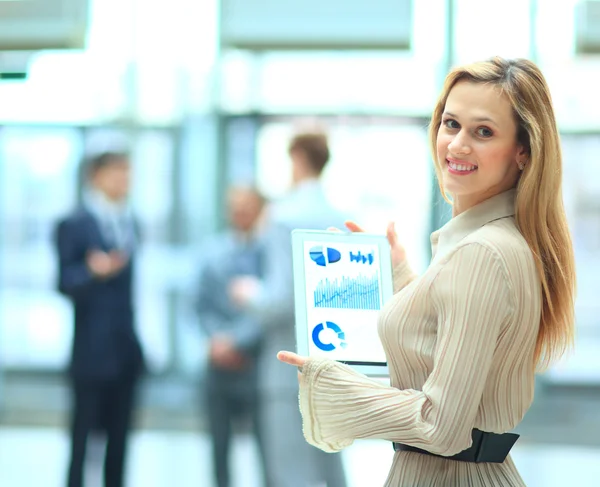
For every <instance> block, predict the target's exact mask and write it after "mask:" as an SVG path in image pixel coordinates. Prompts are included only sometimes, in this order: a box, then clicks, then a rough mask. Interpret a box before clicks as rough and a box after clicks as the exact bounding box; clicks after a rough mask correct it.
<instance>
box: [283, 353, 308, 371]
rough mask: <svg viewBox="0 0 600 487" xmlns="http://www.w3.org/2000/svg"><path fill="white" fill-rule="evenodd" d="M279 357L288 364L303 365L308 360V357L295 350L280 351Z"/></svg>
mask: <svg viewBox="0 0 600 487" xmlns="http://www.w3.org/2000/svg"><path fill="white" fill-rule="evenodd" d="M277 358H278V359H279V360H280V361H281V362H284V363H286V364H290V365H295V366H296V367H302V366H303V365H304V363H305V362H306V357H302V356H300V355H297V354H295V353H293V352H279V353H278V354H277Z"/></svg>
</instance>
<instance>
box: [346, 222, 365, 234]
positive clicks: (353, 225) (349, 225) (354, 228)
mask: <svg viewBox="0 0 600 487" xmlns="http://www.w3.org/2000/svg"><path fill="white" fill-rule="evenodd" d="M345 224H346V228H347V229H348V230H350V231H351V232H358V233H363V232H364V229H363V228H362V227H361V226H359V225H357V224H356V223H354V222H352V221H347V222H345Z"/></svg>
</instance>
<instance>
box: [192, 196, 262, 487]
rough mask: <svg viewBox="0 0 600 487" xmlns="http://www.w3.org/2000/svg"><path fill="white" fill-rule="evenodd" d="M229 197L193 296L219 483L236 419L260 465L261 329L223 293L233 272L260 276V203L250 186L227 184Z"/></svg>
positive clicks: (227, 482)
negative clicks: (202, 337)
mask: <svg viewBox="0 0 600 487" xmlns="http://www.w3.org/2000/svg"><path fill="white" fill-rule="evenodd" d="M228 196H229V197H228V211H229V216H230V223H231V227H232V228H231V230H230V231H228V232H225V233H223V234H220V235H217V236H216V237H215V238H214V239H213V241H212V242H210V243H209V244H208V245H207V246H206V247H205V249H204V252H203V253H202V257H203V259H202V260H203V262H202V267H201V273H200V281H199V288H198V291H197V300H196V307H197V312H198V317H199V321H200V325H201V327H202V329H203V330H204V332H205V333H206V335H207V337H208V340H209V363H208V367H207V372H206V379H205V384H206V387H205V390H204V397H205V400H206V411H207V416H208V427H209V431H210V435H211V440H212V450H213V470H214V474H215V481H216V485H217V486H218V487H232V485H233V484H232V481H231V475H230V468H229V459H228V457H229V450H230V444H231V439H232V431H233V426H234V425H235V422H236V420H237V421H239V420H246V421H248V423H249V424H250V425H251V426H252V429H253V432H254V435H255V439H256V440H257V445H258V448H259V454H260V455H261V460H262V461H263V469H264V450H263V448H262V447H263V444H262V439H261V436H260V429H259V427H258V404H257V403H258V389H257V371H256V359H257V357H258V353H259V350H260V346H261V342H262V333H261V328H260V327H259V325H258V323H257V322H256V320H255V319H254V318H253V317H251V316H249V313H248V312H246V311H245V310H240V309H239V308H238V307H237V306H235V305H234V303H232V302H231V300H230V299H229V296H228V292H227V290H228V288H229V286H230V280H231V278H232V277H233V276H237V275H239V274H243V275H249V276H255V277H260V275H261V272H262V257H263V256H262V246H261V244H260V242H259V241H258V239H257V238H256V235H255V230H256V225H257V221H258V219H259V216H260V214H261V211H262V208H263V204H264V201H263V198H262V196H261V195H260V194H258V193H257V192H256V191H255V190H254V189H252V188H249V187H236V188H232V189H231V190H230V191H229V195H228ZM267 484H268V482H267Z"/></svg>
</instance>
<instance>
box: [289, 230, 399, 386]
mask: <svg viewBox="0 0 600 487" xmlns="http://www.w3.org/2000/svg"><path fill="white" fill-rule="evenodd" d="M292 251H293V262H294V298H295V313H296V345H297V347H296V348H297V353H298V354H299V355H305V356H311V357H312V356H322V357H329V358H331V359H334V360H337V361H340V362H343V363H345V364H348V365H350V366H352V367H353V368H355V369H356V370H358V371H359V372H362V373H364V374H366V375H368V376H371V377H388V376H389V372H388V369H387V363H386V358H385V353H384V351H383V347H382V345H381V341H380V340H379V335H378V333H377V322H378V319H379V311H380V310H381V308H382V307H383V305H384V304H385V303H386V301H387V300H388V299H389V298H390V297H391V296H392V295H393V280H392V263H391V256H390V245H389V243H388V241H387V238H386V237H385V236H383V235H370V234H365V233H342V232H329V231H315V230H294V231H293V232H292Z"/></svg>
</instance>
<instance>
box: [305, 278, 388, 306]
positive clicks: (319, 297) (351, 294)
mask: <svg viewBox="0 0 600 487" xmlns="http://www.w3.org/2000/svg"><path fill="white" fill-rule="evenodd" d="M379 294H380V293H379V273H375V274H372V275H370V276H364V275H358V276H357V277H341V278H337V279H334V280H329V279H324V280H322V281H321V282H319V284H318V286H317V287H316V289H315V291H314V302H315V308H339V309H365V310H378V309H380V307H381V300H380V297H379Z"/></svg>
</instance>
